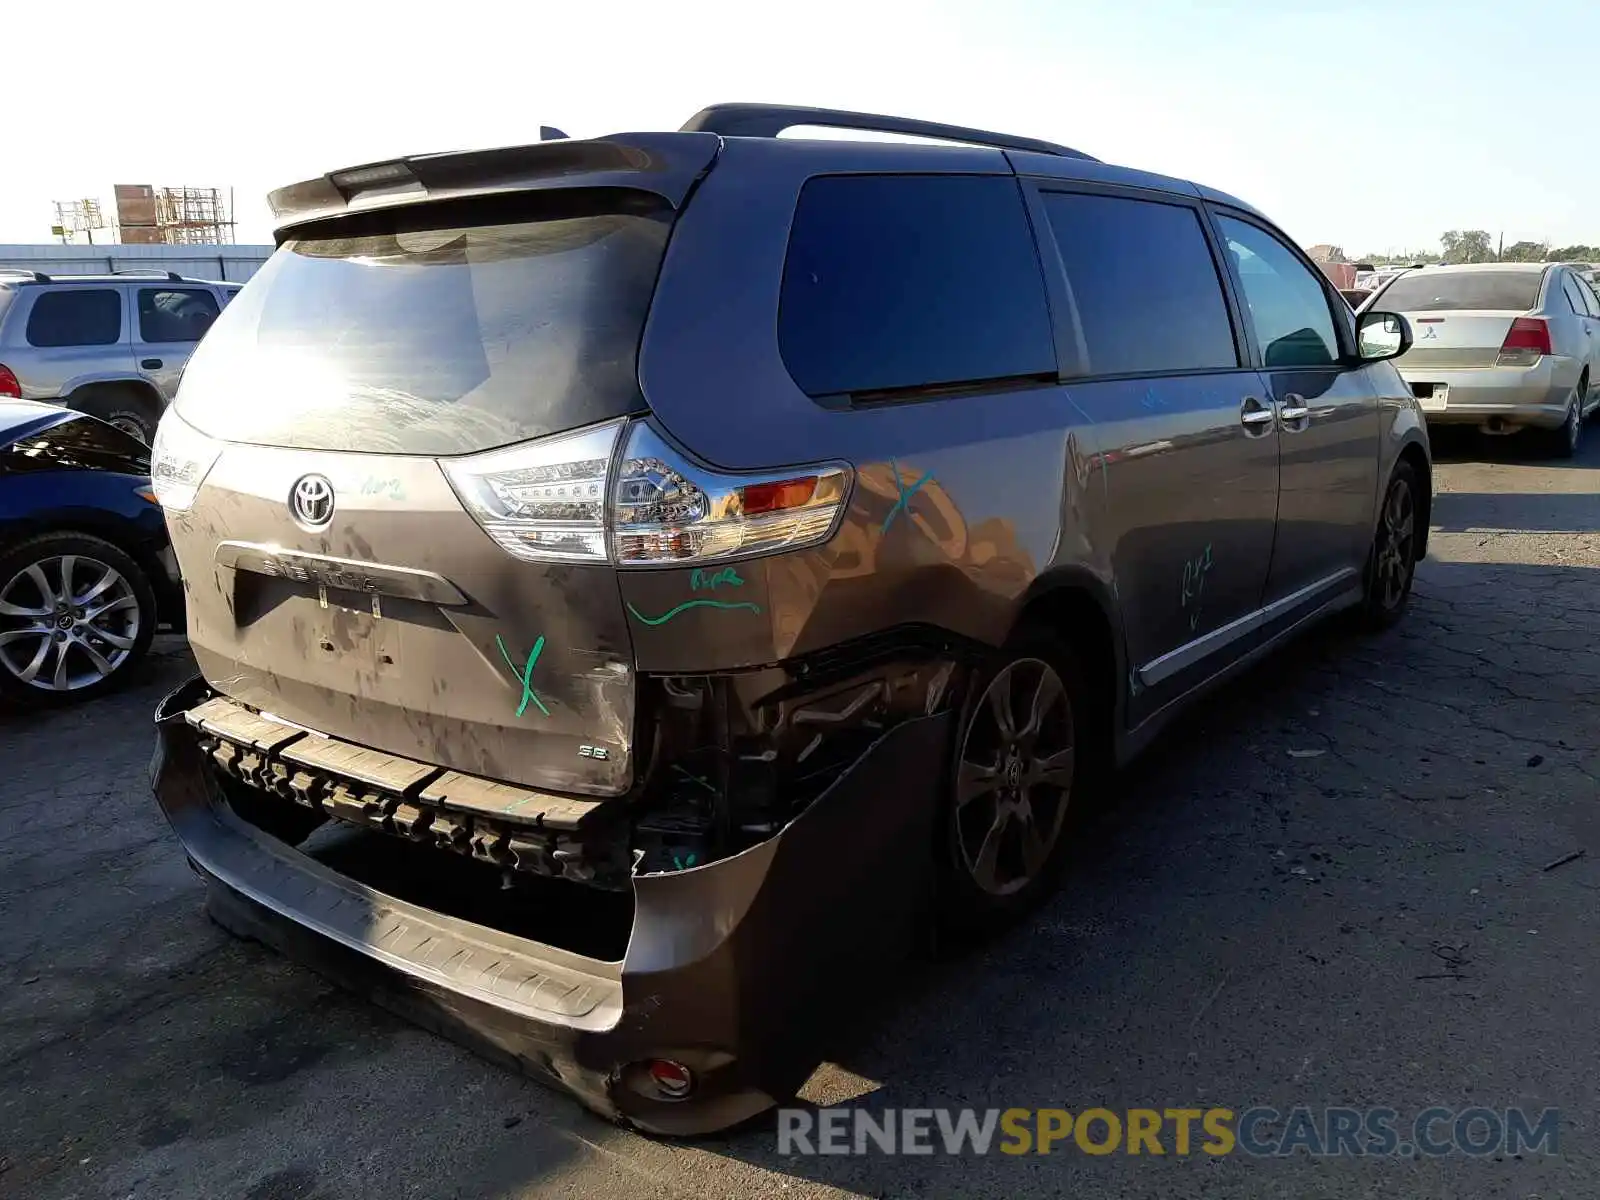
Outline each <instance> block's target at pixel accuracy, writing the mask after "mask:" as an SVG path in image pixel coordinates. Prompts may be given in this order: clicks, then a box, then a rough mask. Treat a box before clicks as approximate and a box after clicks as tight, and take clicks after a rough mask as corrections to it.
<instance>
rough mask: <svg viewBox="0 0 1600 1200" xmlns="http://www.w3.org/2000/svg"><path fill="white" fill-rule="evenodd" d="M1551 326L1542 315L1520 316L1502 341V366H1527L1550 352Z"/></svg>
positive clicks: (1512, 323)
mask: <svg viewBox="0 0 1600 1200" xmlns="http://www.w3.org/2000/svg"><path fill="white" fill-rule="evenodd" d="M1549 353H1551V350H1550V326H1549V324H1548V323H1547V322H1546V321H1545V320H1544V319H1543V318H1541V317H1518V318H1517V319H1516V320H1514V321H1512V322H1511V328H1510V329H1509V330H1507V331H1506V340H1505V341H1503V342H1501V343H1500V358H1499V363H1500V365H1501V366H1526V365H1527V364H1529V363H1531V362H1533V361H1534V360H1535V359H1537V358H1538V357H1539V356H1540V355H1542V354H1549Z"/></svg>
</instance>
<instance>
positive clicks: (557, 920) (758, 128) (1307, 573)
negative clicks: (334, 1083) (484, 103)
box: [152, 105, 1431, 1134]
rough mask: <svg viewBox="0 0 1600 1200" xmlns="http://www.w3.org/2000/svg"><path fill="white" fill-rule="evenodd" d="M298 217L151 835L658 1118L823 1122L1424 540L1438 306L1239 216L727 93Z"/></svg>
mask: <svg viewBox="0 0 1600 1200" xmlns="http://www.w3.org/2000/svg"><path fill="white" fill-rule="evenodd" d="M800 126H835V127H843V128H847V129H855V130H874V131H880V132H886V133H890V134H913V135H922V136H923V138H924V139H925V140H923V141H921V142H917V143H911V142H904V141H902V142H893V141H887V140H882V139H879V140H877V141H872V140H858V141H848V140H840V139H838V138H832V139H826V140H821V139H818V140H806V139H803V138H792V137H779V136H778V135H779V134H780V133H783V132H786V131H793V130H794V129H795V128H796V127H800ZM926 139H937V140H938V141H937V142H930V141H928V140H926ZM271 204H272V207H273V211H274V214H275V219H276V222H277V232H276V240H277V243H278V245H277V250H276V252H275V253H274V254H273V255H272V257H271V258H270V260H269V261H268V262H267V263H266V264H265V266H264V267H263V268H262V269H261V271H260V273H259V274H258V275H256V277H255V278H254V279H252V280H251V281H250V283H249V284H248V285H247V286H246V287H245V288H244V290H243V291H242V292H241V293H240V295H239V296H238V297H237V298H236V299H235V300H234V301H233V303H232V304H230V305H229V306H228V308H227V309H226V310H225V311H224V312H223V313H222V315H221V317H220V318H219V319H218V321H217V322H216V324H215V326H214V327H213V328H212V330H211V331H210V332H209V333H208V334H207V336H206V338H205V339H204V341H203V342H202V343H201V344H200V346H199V348H198V350H197V351H196V353H195V355H194V357H193V359H192V360H191V361H190V363H189V365H188V368H187V371H186V373H185V375H184V378H183V381H182V385H181V388H180V391H179V394H178V397H177V399H176V402H175V404H174V406H173V407H172V409H171V410H169V411H168V413H167V414H166V415H165V416H164V418H163V419H162V422H161V425H160V429H159V431H158V436H157V438H156V441H155V444H154V447H153V456H154V460H155V461H154V469H153V478H154V481H155V488H156V490H157V492H158V494H159V496H160V499H161V503H162V504H163V506H164V508H165V510H166V515H167V521H168V524H169V527H170V529H171V534H172V541H173V544H174V546H175V548H176V552H177V557H178V560H179V563H180V565H181V568H182V575H183V584H184V589H185V592H186V598H187V612H188V632H189V639H190V642H191V644H192V646H193V648H194V653H195V656H196V658H197V659H198V663H199V667H200V672H201V673H200V675H199V676H197V677H196V678H194V679H193V680H191V681H190V682H188V683H187V684H185V685H184V686H182V687H181V688H179V689H178V690H177V691H176V692H174V693H173V694H172V695H170V696H169V697H167V698H166V699H165V700H164V701H163V702H162V704H161V706H160V709H159V710H158V713H157V725H158V729H159V739H158V748H157V752H156V756H155V760H154V762H153V765H152V781H153V785H154V788H155V791H156V793H157V796H158V798H159V802H160V804H161V806H162V808H163V810H164V811H165V813H166V815H167V817H168V818H169V819H170V821H171V823H172V825H173V827H174V829H175V831H176V833H177V835H178V837H179V838H180V839H181V840H182V843H183V846H184V848H185V850H186V852H187V853H188V855H189V858H190V860H191V861H192V862H193V864H194V866H195V868H196V870H197V871H198V872H199V873H200V874H201V876H202V877H203V878H204V880H205V881H206V883H207V890H208V898H209V900H208V902H209V906H210V909H211V911H212V912H213V914H214V915H215V916H216V917H217V918H218V919H219V920H220V921H221V922H222V923H223V924H224V925H226V926H227V927H229V928H231V929H233V930H235V931H237V932H239V933H242V934H245V935H248V936H252V937H257V938H260V939H262V940H264V941H267V942H269V943H270V944H273V945H276V946H278V947H281V948H283V949H284V950H286V951H288V952H289V953H291V954H294V955H297V956H299V957H302V958H305V959H307V960H309V961H311V962H313V963H315V964H316V965H317V966H318V967H319V968H320V969H323V970H325V971H327V972H328V973H330V974H332V975H334V976H336V977H338V978H341V979H344V980H346V981H347V982H350V983H351V984H353V985H356V986H361V987H365V988H367V989H368V990H370V991H371V992H373V993H374V994H375V995H377V996H379V997H380V998H381V999H382V1000H383V1001H384V1002H385V1003H388V1004H390V1005H392V1006H394V1007H396V1008H398V1009H400V1010H401V1011H402V1012H405V1013H407V1014H410V1015H412V1016H414V1017H415V1018H417V1019H419V1020H421V1021H423V1022H425V1023H427V1024H429V1025H430V1026H432V1027H434V1028H436V1029H440V1030H442V1031H446V1032H449V1033H451V1034H453V1035H456V1036H459V1037H462V1038H464V1039H466V1040H468V1041H470V1042H471V1043H472V1044H474V1045H475V1046H477V1047H478V1048H480V1049H481V1050H483V1051H485V1052H487V1053H490V1054H492V1055H495V1056H497V1057H499V1058H500V1059H502V1060H503V1061H506V1062H509V1063H511V1064H513V1065H515V1066H517V1067H518V1068H520V1069H522V1070H525V1071H528V1072H529V1073H531V1074H534V1075H537V1076H540V1077H543V1078H546V1079H549V1080H552V1081H554V1082H556V1083H558V1084H559V1085H560V1086H563V1087H565V1088H567V1089H569V1090H570V1091H571V1092H572V1093H574V1094H576V1095H577V1096H578V1097H580V1098H581V1099H582V1101H583V1102H584V1103H586V1104H588V1105H589V1106H591V1107H592V1108H594V1109H596V1110H597V1111H599V1112H602V1113H604V1114H606V1115H608V1116H610V1117H612V1118H613V1119H617V1120H620V1121H624V1122H627V1123H630V1124H632V1125H635V1126H637V1127H640V1128H643V1129H647V1130H652V1131H657V1132H663V1133H677V1134H690V1133H696V1132H703V1131H708V1130H713V1129H718V1128H722V1127H726V1126H728V1125H731V1124H734V1123H736V1122H738V1121H740V1120H743V1119H745V1118H746V1117H749V1116H751V1115H753V1114H755V1113H758V1112H760V1111H762V1110H763V1109H765V1108H767V1107H769V1106H771V1105H773V1104H774V1103H778V1102H781V1101H783V1100H784V1099H786V1098H787V1097H789V1096H791V1095H793V1093H794V1092H795V1091H796V1090H797V1089H798V1088H799V1086H800V1085H801V1084H802V1083H803V1082H804V1080H805V1078H806V1077H807V1075H808V1074H809V1073H810V1071H811V1070H812V1069H813V1068H814V1067H815V1065H816V1063H817V1062H818V1060H819V1057H820V1055H821V1047H822V1045H823V1043H822V1041H821V1040H820V1039H821V1038H822V1036H823V1035H824V1034H825V1033H826V1032H827V1031H828V1030H829V1029H830V1028H832V1027H834V1026H836V1025H837V1024H838V1023H839V1022H841V1021H844V1020H847V1019H848V1018H850V1017H851V1016H852V1015H854V1014H855V1013H856V1012H858V1011H859V1010H860V1009H862V1008H863V1006H864V996H865V995H867V994H868V989H869V988H870V987H871V985H872V983H873V981H874V980H876V979H879V978H881V977H882V975H883V973H884V971H885V969H886V968H889V967H892V965H893V964H894V963H895V962H896V961H897V959H899V958H900V957H902V956H903V955H904V954H905V953H906V951H907V950H908V948H910V947H912V946H913V945H914V943H915V941H916V938H917V936H918V933H919V931H920V930H921V929H923V928H925V927H926V925H925V923H927V922H930V921H943V922H946V923H950V924H954V925H956V926H959V927H964V928H967V929H973V928H981V927H985V926H989V925H992V924H994V923H996V922H999V921H1002V920H1004V919H1005V918H1007V917H1009V916H1012V915H1014V914H1016V913H1018V912H1019V911H1021V910H1023V909H1025V908H1026V907H1027V906H1028V905H1029V904H1031V903H1033V902H1035V901H1036V900H1038V899H1039V898H1040V897H1041V896H1042V895H1043V894H1044V893H1045V891H1047V890H1048V888H1049V886H1050V883H1051V880H1052V877H1053V874H1054V872H1055V869H1056V868H1057V867H1058V865H1059V863H1060V860H1061V858H1062V855H1063V852H1064V849H1065V847H1066V846H1067V845H1068V844H1069V842H1070V837H1069V836H1068V833H1067V831H1068V830H1069V829H1070V824H1069V815H1070V814H1069V809H1072V810H1074V811H1076V806H1077V803H1078V802H1079V801H1080V800H1081V797H1082V795H1083V789H1084V787H1085V786H1086V784H1087V782H1088V781H1089V779H1090V778H1091V776H1092V774H1093V773H1094V772H1096V770H1097V769H1098V768H1100V767H1102V766H1107V765H1114V764H1115V763H1116V762H1120V761H1122V760H1125V759H1126V758H1128V757H1129V756H1131V755H1133V754H1134V753H1136V752H1137V751H1138V750H1140V749H1141V748H1142V747H1143V746H1145V745H1146V744H1148V743H1149V741H1150V740H1151V738H1152V737H1153V736H1154V735H1155V734H1156V732H1157V731H1158V730H1159V729H1160V728H1161V727H1162V725H1163V724H1164V723H1165V722H1166V721H1167V720H1168V718H1169V717H1170V716H1171V715H1172V714H1173V713H1174V712H1175V711H1177V709H1178V708H1179V707H1180V706H1181V704H1182V703H1183V702H1185V701H1187V700H1190V699H1192V698H1193V697H1195V696H1196V695H1197V694H1198V693H1200V692H1201V691H1202V690H1204V689H1205V688H1207V687H1208V686H1210V685H1213V684H1215V683H1216V682H1218V681H1219V680H1221V679H1223V678H1225V677H1227V676H1229V675H1230V674H1232V673H1234V672H1236V671H1238V670H1239V669H1240V668H1241V667H1242V666H1243V665H1245V664H1246V663H1248V662H1250V661H1252V660H1254V659H1255V658H1257V657H1259V656H1260V655H1262V654H1263V653H1264V652H1266V651H1267V650H1269V649H1270V648H1271V647H1273V646H1275V645H1277V644H1279V643H1281V642H1282V641H1283V640H1284V639H1285V638H1286V637H1288V636H1289V635H1290V634H1292V633H1293V632H1294V631H1296V630H1298V629H1300V628H1302V627H1304V626H1305V625H1307V624H1308V623H1310V622H1312V621H1314V620H1316V619H1318V618H1321V617H1324V616H1327V615H1330V614H1332V613H1335V612H1338V611H1340V610H1345V609H1353V610H1358V611H1359V612H1360V613H1361V614H1363V615H1364V616H1365V617H1366V618H1367V619H1368V620H1369V621H1370V622H1372V623H1375V624H1379V625H1382V624H1386V623H1388V622H1390V621H1392V620H1394V619H1395V618H1397V617H1398V616H1399V614H1400V613H1401V611H1402V610H1403V608H1404V607H1405V605H1406V601H1407V596H1408V594H1409V592H1410V588H1411V581H1412V573H1413V568H1414V564H1415V563H1416V561H1417V560H1418V558H1419V557H1420V556H1421V555H1422V553H1423V551H1424V543H1425V538H1426V532H1427V527H1428V526H1427V516H1428V509H1429V502H1430V494H1431V493H1430V483H1429V480H1430V461H1429V451H1428V443H1427V435H1426V432H1425V429H1424V426H1423V422H1422V419H1421V417H1420V415H1419V413H1418V411H1417V407H1416V404H1415V402H1414V401H1413V399H1412V398H1411V396H1410V393H1409V391H1408V390H1407V389H1406V387H1405V386H1404V384H1403V383H1402V382H1401V380H1400V378H1399V376H1398V374H1397V373H1396V371H1395V369H1394V367H1393V365H1392V364H1391V363H1390V362H1389V361H1388V360H1389V359H1392V358H1394V357H1395V356H1397V355H1399V354H1402V353H1403V352H1404V351H1405V350H1406V349H1407V347H1408V346H1409V344H1410V332H1409V329H1408V327H1407V325H1406V323H1405V320H1404V319H1403V318H1401V317H1398V316H1394V315H1391V314H1385V313H1381V312H1370V313H1364V314H1362V315H1361V317H1360V318H1357V317H1356V316H1355V315H1354V314H1353V313H1351V311H1350V309H1349V307H1348V306H1347V305H1346V304H1344V302H1343V301H1342V300H1341V299H1340V297H1339V295H1338V293H1337V292H1336V291H1334V290H1333V287H1332V285H1331V283H1330V282H1329V281H1328V280H1327V279H1325V278H1323V276H1322V275H1321V274H1320V273H1319V272H1318V271H1317V269H1316V267H1315V266H1314V265H1312V263H1311V262H1310V261H1309V260H1308V259H1307V258H1306V257H1305V255H1304V254H1303V253H1301V251H1300V250H1299V249H1297V248H1296V247H1295V245H1294V244H1293V243H1292V242H1291V241H1290V240H1289V239H1288V238H1286V237H1285V236H1284V235H1283V234H1281V233H1280V232H1278V230H1277V229H1276V228H1275V227H1274V226H1273V225H1272V224H1270V223H1269V222H1268V221H1267V220H1266V219H1265V218H1263V217H1262V216H1261V215H1260V214H1259V213H1257V212H1255V211H1254V210H1253V209H1251V208H1249V207H1248V206H1246V205H1245V204H1243V203H1241V202H1240V201H1238V200H1235V199H1232V198H1230V197H1228V196H1226V195H1224V194H1222V193H1220V192H1216V191H1213V190H1211V189H1209V188H1206V187H1201V186H1197V185H1194V184H1189V183H1185V182H1182V181H1179V180H1175V179H1168V178H1162V177H1159V176H1154V175H1150V174H1146V173H1143V172H1140V171H1136V170H1129V169H1124V168H1118V167H1113V166H1109V165H1106V164H1104V163H1102V162H1100V161H1099V160H1097V159H1094V158H1091V157H1089V156H1088V155H1085V154H1083V153H1081V152H1078V151H1075V150H1071V149H1068V148H1066V147H1062V146H1055V145H1051V144H1048V143H1043V142H1037V141H1032V140H1029V139H1024V138H1016V137H1007V136H1003V135H999V134H993V133H986V132H983V131H979V130H972V129H962V128H957V127H952V126H943V125H932V124H928V123H925V122H916V121H906V120H900V119H895V118H885V117H873V116H867V115H863V114H853V113H842V112H833V111H824V110H815V109H796V108H779V107H770V106H755V105H722V106H717V107H714V108H711V109H707V110H705V111H704V112H702V113H700V114H699V115H697V116H696V117H695V118H693V119H692V120H691V121H690V122H689V123H688V124H687V125H686V126H685V127H684V128H683V129H682V130H680V131H677V132H671V133H637V134H621V135H616V136H610V137H603V138H598V139H593V140H557V139H552V140H549V141H545V142H541V143H539V144H536V145H531V146H524V147H516V148H512V149H504V150H492V151H481V152H471V153H454V154H438V155H428V156H421V157H413V158H404V159H398V160H395V161H392V162H381V163H375V164H371V165H367V166H361V167H356V168H353V169H350V170H344V171H336V172H334V173H332V174H330V175H327V176H325V177H322V178H319V179H313V180H310V181H308V182H305V183H300V184H296V185H294V186H291V187H287V188H284V189H282V190H280V191H277V192H275V193H273V195H272V197H271Z"/></svg>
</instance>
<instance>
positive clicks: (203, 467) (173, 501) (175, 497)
mask: <svg viewBox="0 0 1600 1200" xmlns="http://www.w3.org/2000/svg"><path fill="white" fill-rule="evenodd" d="M221 455H222V443H221V442H215V441H212V440H211V439H210V438H208V437H207V436H206V435H205V434H203V433H201V432H200V431H199V430H198V429H196V428H194V426H192V425H189V424H187V423H186V422H184V421H182V420H180V419H179V418H178V414H177V413H176V412H175V411H174V410H173V409H171V408H168V409H167V411H166V412H164V413H162V414H161V424H159V425H157V426H156V437H155V444H154V445H152V446H151V447H150V490H151V492H153V493H154V495H155V498H156V502H157V503H158V504H160V505H161V507H162V508H164V509H166V510H167V511H168V512H185V511H187V510H188V508H189V507H190V506H191V505H192V504H193V503H194V498H195V496H196V495H198V494H199V491H200V485H201V484H203V483H204V482H205V481H206V476H207V475H208V474H210V473H211V468H212V467H214V466H215V465H216V462H217V459H218V458H220V457H221Z"/></svg>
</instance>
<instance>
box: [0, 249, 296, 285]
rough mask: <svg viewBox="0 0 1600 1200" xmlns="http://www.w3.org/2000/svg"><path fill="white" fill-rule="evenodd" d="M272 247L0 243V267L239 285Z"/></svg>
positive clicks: (45, 272)
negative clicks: (161, 275) (151, 274)
mask: <svg viewBox="0 0 1600 1200" xmlns="http://www.w3.org/2000/svg"><path fill="white" fill-rule="evenodd" d="M271 253H272V247H271V246H125V245H110V246H80V245H72V246H63V245H60V244H58V243H54V242H46V243H43V244H41V245H32V246H27V245H11V246H8V245H4V244H0V267H17V268H20V269H22V270H24V271H41V272H43V273H44V274H46V275H104V274H106V273H108V272H117V271H176V272H177V273H178V274H180V275H186V276H188V277H189V278H190V279H214V280H226V281H229V282H233V283H242V282H243V281H244V280H246V279H249V278H250V276H252V275H254V274H255V273H256V271H257V269H258V268H259V267H260V266H261V264H262V263H264V262H266V261H267V256H268V255H269V254H271Z"/></svg>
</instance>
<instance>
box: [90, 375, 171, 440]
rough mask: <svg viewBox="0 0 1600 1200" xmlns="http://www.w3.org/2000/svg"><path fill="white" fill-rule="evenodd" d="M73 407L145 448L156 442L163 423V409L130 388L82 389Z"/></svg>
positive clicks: (113, 386)
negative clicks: (136, 440)
mask: <svg viewBox="0 0 1600 1200" xmlns="http://www.w3.org/2000/svg"><path fill="white" fill-rule="evenodd" d="M71 407H73V408H75V409H77V410H78V411H79V412H82V413H88V414H89V415H90V416H91V417H99V418H100V420H102V421H104V422H105V423H106V424H107V425H114V426H116V427H117V428H118V429H120V430H122V432H123V433H126V434H128V435H129V436H130V437H135V438H138V439H139V440H140V441H141V442H143V443H144V444H145V445H146V446H148V445H150V444H151V443H152V442H153V441H154V440H155V436H156V426H157V425H158V424H160V422H161V406H160V405H159V404H156V403H154V402H153V401H152V400H151V399H150V397H149V396H146V395H144V394H142V393H140V392H139V391H138V389H136V388H131V387H119V386H116V385H103V386H96V387H89V388H83V389H81V390H80V391H78V392H75V393H73V395H72V399H71Z"/></svg>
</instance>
